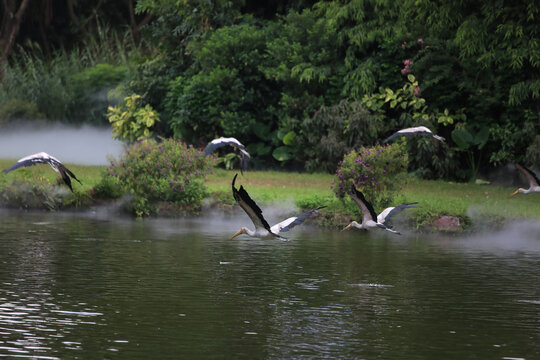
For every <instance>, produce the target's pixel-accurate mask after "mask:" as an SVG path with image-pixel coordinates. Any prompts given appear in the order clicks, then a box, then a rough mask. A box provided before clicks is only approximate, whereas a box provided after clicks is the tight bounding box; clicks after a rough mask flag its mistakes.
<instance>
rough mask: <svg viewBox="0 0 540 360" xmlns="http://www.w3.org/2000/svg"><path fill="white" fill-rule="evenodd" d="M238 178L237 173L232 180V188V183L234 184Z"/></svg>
mask: <svg viewBox="0 0 540 360" xmlns="http://www.w3.org/2000/svg"><path fill="white" fill-rule="evenodd" d="M237 176H238V173H236V174H235V175H234V178H233V179H232V186H233V187H234V183H235V182H236V177H237Z"/></svg>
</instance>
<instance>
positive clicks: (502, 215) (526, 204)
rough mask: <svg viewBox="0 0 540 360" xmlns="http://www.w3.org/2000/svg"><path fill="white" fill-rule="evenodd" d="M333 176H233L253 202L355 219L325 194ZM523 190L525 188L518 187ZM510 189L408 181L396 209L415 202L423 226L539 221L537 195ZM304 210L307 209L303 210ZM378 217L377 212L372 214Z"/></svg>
mask: <svg viewBox="0 0 540 360" xmlns="http://www.w3.org/2000/svg"><path fill="white" fill-rule="evenodd" d="M234 174H235V172H234V171H225V170H217V171H216V172H215V173H214V174H213V175H211V176H210V177H209V178H208V182H207V184H208V186H209V188H210V189H211V190H213V191H224V192H230V191H231V190H230V186H231V181H232V178H233V177H234ZM332 180H333V175H330V174H299V173H286V172H276V171H263V172H257V171H250V172H246V173H245V174H244V176H243V177H242V176H240V175H238V178H237V180H236V186H240V185H243V186H244V187H245V188H246V190H248V192H249V194H250V195H251V196H252V197H253V198H254V200H255V201H257V202H259V201H261V202H262V203H264V202H269V201H280V200H286V199H288V198H292V199H294V200H295V202H296V203H297V204H298V205H300V206H301V207H306V208H307V207H314V206H318V205H327V206H328V209H327V210H328V211H331V212H341V213H345V214H349V215H353V214H355V213H356V214H358V209H357V208H356V205H354V204H353V203H352V202H351V201H350V200H347V201H345V204H343V203H342V202H341V201H340V200H338V199H337V198H336V197H335V196H334V193H333V191H332V189H331V188H330V184H331V183H332ZM523 186H525V184H524V185H523ZM514 190H515V189H514V188H505V187H499V186H492V185H476V184H469V183H453V182H447V181H442V180H437V181H430V180H420V179H415V178H412V177H411V178H409V179H408V181H407V183H406V184H403V187H402V190H401V194H400V195H399V196H398V197H397V198H396V201H395V203H396V204H398V203H403V202H419V206H421V208H418V209H414V210H410V211H408V213H409V214H410V213H412V214H414V217H415V218H416V220H415V221H416V224H417V225H422V224H423V223H425V222H429V221H430V220H431V219H433V218H435V217H438V216H440V215H453V216H458V217H461V218H463V219H465V220H466V219H467V218H473V219H474V218H484V219H487V220H489V218H491V219H494V220H495V221H500V220H504V219H514V218H540V194H532V195H521V196H519V195H518V196H516V197H514V198H510V197H509V196H510V194H511V193H512V192H513V191H514ZM304 204H305V205H309V206H304ZM375 210H376V211H381V210H382V209H375Z"/></svg>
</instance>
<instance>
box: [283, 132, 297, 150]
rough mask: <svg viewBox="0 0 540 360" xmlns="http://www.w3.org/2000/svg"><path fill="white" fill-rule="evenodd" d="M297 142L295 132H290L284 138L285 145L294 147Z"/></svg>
mask: <svg viewBox="0 0 540 360" xmlns="http://www.w3.org/2000/svg"><path fill="white" fill-rule="evenodd" d="M295 140H296V133H295V132H294V131H289V132H288V133H287V134H286V135H285V136H284V137H283V143H284V144H285V145H289V146H291V145H294V142H295Z"/></svg>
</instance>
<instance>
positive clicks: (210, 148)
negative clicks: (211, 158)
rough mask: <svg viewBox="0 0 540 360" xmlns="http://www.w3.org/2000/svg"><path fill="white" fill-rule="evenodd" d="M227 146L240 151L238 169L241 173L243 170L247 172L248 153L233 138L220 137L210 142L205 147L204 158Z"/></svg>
mask: <svg viewBox="0 0 540 360" xmlns="http://www.w3.org/2000/svg"><path fill="white" fill-rule="evenodd" d="M227 145H230V146H232V147H235V148H237V149H238V150H239V151H240V169H241V170H242V173H243V172H244V171H245V170H247V164H248V161H249V159H250V158H251V156H249V153H248V152H247V151H246V147H245V146H244V145H243V144H242V143H241V142H240V141H238V140H236V139H235V138H233V137H230V138H225V137H220V138H217V139H214V140H212V141H210V142H209V143H208V145H206V147H205V148H204V154H205V156H208V155H210V154H211V153H213V152H214V151H215V150H216V149H219V148H220V147H223V146H227Z"/></svg>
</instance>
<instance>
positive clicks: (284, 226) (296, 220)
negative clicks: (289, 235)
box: [270, 206, 326, 234]
mask: <svg viewBox="0 0 540 360" xmlns="http://www.w3.org/2000/svg"><path fill="white" fill-rule="evenodd" d="M325 207H326V206H320V207H318V208H316V209H312V210H309V211H306V212H305V213H303V214H300V215H298V216H293V217H290V218H288V219H286V220H283V221H282V222H280V223H278V224H276V225H274V226H272V227H271V228H270V229H271V230H272V232H273V233H274V234H278V233H280V232H287V231H289V230H291V229H292V228H293V227H295V226H297V225H300V224H302V223H303V222H304V221H305V220H306V219H307V218H308V217H310V216H311V215H313V214H316V213H317V212H318V211H319V210H320V209H323V208H325Z"/></svg>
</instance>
